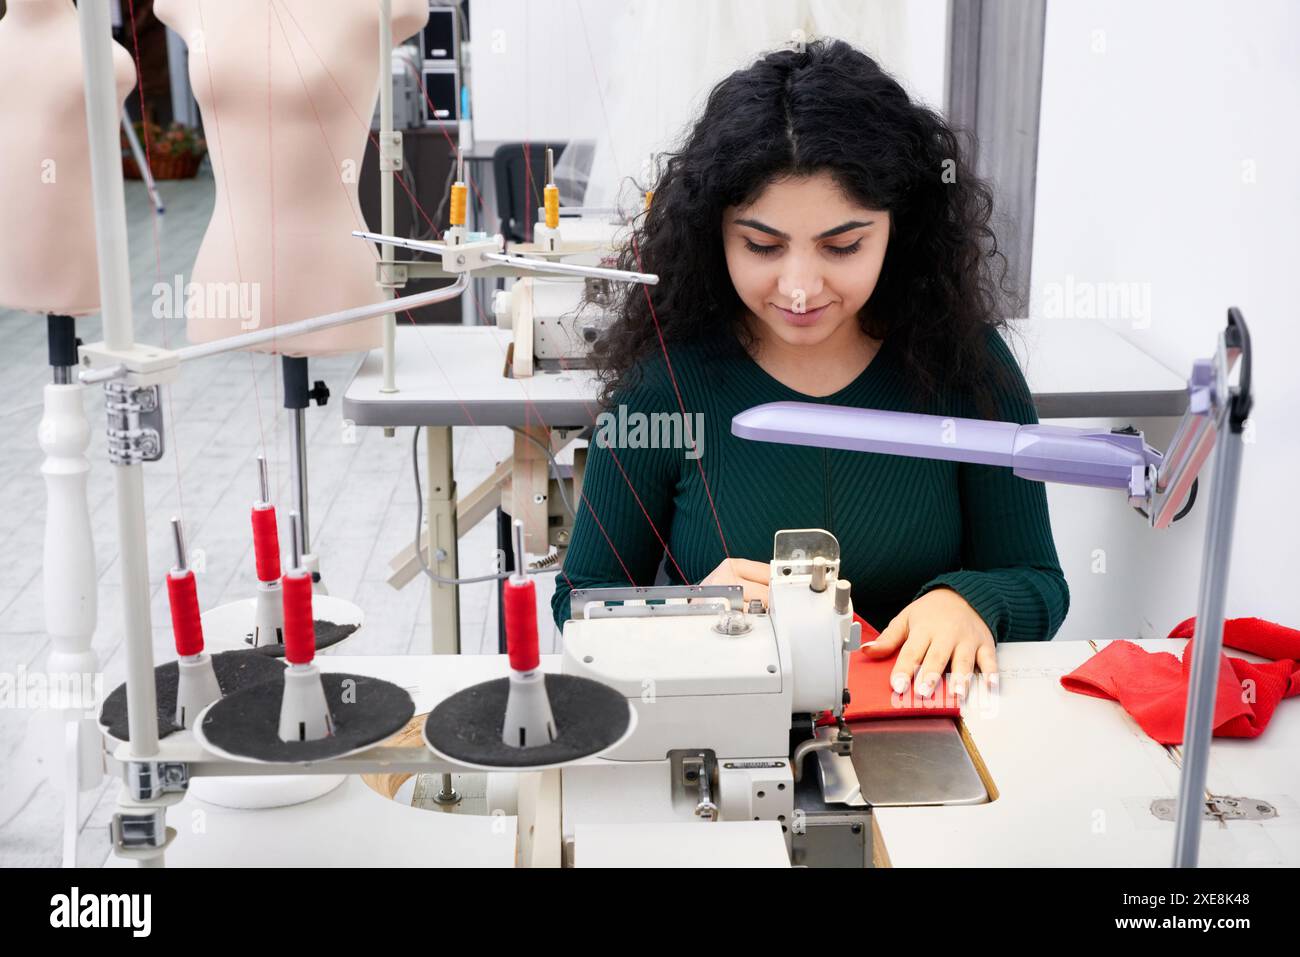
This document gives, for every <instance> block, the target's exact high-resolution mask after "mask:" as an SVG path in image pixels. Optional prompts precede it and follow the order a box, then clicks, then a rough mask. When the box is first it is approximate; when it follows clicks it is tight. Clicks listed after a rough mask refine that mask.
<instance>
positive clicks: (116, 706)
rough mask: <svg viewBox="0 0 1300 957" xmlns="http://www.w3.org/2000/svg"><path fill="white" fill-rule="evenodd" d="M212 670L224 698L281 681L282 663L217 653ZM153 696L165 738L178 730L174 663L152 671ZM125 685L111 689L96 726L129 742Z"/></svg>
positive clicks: (248, 655) (176, 667) (237, 653)
mask: <svg viewBox="0 0 1300 957" xmlns="http://www.w3.org/2000/svg"><path fill="white" fill-rule="evenodd" d="M212 670H213V671H215V672H216V675H217V686H218V687H219V688H221V693H222V694H223V695H229V694H234V693H236V692H238V691H240V690H242V689H244V688H250V687H252V686H254V685H258V684H262V683H263V682H266V681H277V680H280V672H282V671H283V670H284V663H283V662H280V661H276V660H275V659H274V658H271V657H269V656H267V655H264V654H262V653H261V652H258V651H253V650H247V651H245V650H243V649H239V650H235V651H218V652H217V653H216V654H214V655H212ZM153 680H154V689H155V690H154V694H155V696H156V697H157V704H158V737H160V738H165V737H167V735H169V734H174V733H175V732H177V731H180V730H181V726H180V725H179V724H177V723H176V690H177V688H178V687H179V685H180V666H179V664H178V663H177V662H175V661H169V662H168V663H167V664H165V665H159V666H158V667H157V668H155V669H154V670H153ZM126 715H127V712H126V684H125V683H123V684H120V685H118V686H117V687H116V688H114V689H113V692H112V694H110V695H109V696H108V697H107V698H105V699H104V706H103V707H102V708H100V710H99V723H100V724H101V725H102V726H103V727H104V728H105V730H107V731H108V733H109V734H111V735H112V736H113V737H115V738H117V739H118V740H119V741H129V740H131V731H130V728H129V726H128V724H127V716H126Z"/></svg>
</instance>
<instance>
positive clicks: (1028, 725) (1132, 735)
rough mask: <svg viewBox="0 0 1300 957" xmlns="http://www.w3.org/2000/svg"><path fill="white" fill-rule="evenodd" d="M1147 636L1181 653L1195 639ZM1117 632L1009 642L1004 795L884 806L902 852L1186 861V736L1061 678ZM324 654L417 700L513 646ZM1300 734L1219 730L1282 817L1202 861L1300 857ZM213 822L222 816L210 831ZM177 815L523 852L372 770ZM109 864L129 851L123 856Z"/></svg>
mask: <svg viewBox="0 0 1300 957" xmlns="http://www.w3.org/2000/svg"><path fill="white" fill-rule="evenodd" d="M1140 644H1142V645H1143V646H1144V647H1146V648H1147V649H1148V650H1152V651H1155V650H1169V651H1174V652H1180V651H1181V648H1182V645H1183V644H1184V643H1183V642H1182V641H1178V640H1170V641H1160V640H1156V641H1143V642H1140ZM1102 645H1104V642H1099V643H1092V642H1064V641H1057V642H1045V643H1025V644H1007V645H1003V646H1001V647H1000V648H999V664H1000V666H1001V669H1002V691H1001V694H1000V695H999V696H997V697H996V698H978V699H976V700H973V701H972V702H970V703H968V705H967V706H966V707H965V708H964V710H963V720H964V722H965V724H966V727H967V729H968V731H969V733H970V737H971V740H972V741H973V743H974V747H975V749H976V751H977V754H978V760H979V761H981V762H982V763H983V765H984V766H985V767H986V768H987V771H988V774H989V775H990V777H991V779H992V781H993V784H994V786H995V787H996V789H997V792H998V794H997V797H996V799H995V800H993V801H991V802H989V803H986V804H976V805H956V806H953V805H948V806H931V807H882V808H876V809H875V810H874V811H873V813H874V815H875V817H876V830H877V834H878V836H879V839H880V840H881V841H882V843H883V845H884V851H885V853H886V854H887V856H888V858H889V861H890V863H891V864H892V865H893V866H896V867H900V866H901V867H908V866H935V865H938V866H954V867H963V866H1018V865H1023V866H1117V867H1134V866H1155V867H1163V866H1167V865H1168V864H1169V863H1170V862H1171V860H1172V852H1173V825H1172V824H1171V823H1169V822H1166V821H1161V820H1158V819H1157V818H1155V817H1154V816H1152V814H1151V813H1150V805H1151V802H1152V801H1153V800H1156V799H1159V798H1173V797H1175V796H1176V795H1177V788H1178V764H1177V758H1178V753H1177V749H1176V748H1165V747H1163V746H1161V745H1159V744H1156V743H1155V742H1154V741H1152V740H1151V739H1150V738H1148V737H1147V736H1146V735H1145V734H1144V733H1143V732H1142V731H1141V729H1139V728H1138V726H1137V724H1136V723H1135V722H1134V721H1133V719H1132V718H1130V717H1129V716H1128V715H1127V714H1126V713H1125V712H1124V711H1123V710H1122V709H1121V708H1120V707H1119V706H1118V705H1117V704H1115V703H1114V702H1110V701H1104V700H1101V699H1098V698H1091V697H1087V696H1084V695H1079V694H1074V693H1071V692H1067V691H1066V690H1065V689H1064V688H1062V687H1061V685H1060V677H1061V675H1063V674H1066V673H1068V672H1069V671H1071V670H1073V669H1074V668H1075V667H1077V666H1078V665H1079V664H1081V663H1082V662H1083V661H1084V660H1085V659H1086V658H1087V657H1088V656H1089V655H1091V654H1093V653H1094V648H1100V647H1101V646H1102ZM1229 653H1230V654H1239V653H1237V652H1232V651H1230V652H1229ZM318 660H319V662H320V664H321V667H322V668H323V669H324V670H328V671H349V672H353V673H362V674H370V675H374V676H376V677H381V678H386V679H388V680H390V681H394V682H396V683H398V684H400V685H402V686H403V687H405V688H407V689H408V690H409V691H410V692H411V694H412V696H413V697H414V699H415V703H416V713H417V714H422V713H424V712H427V711H428V710H430V708H432V707H433V705H434V704H436V703H437V702H438V701H440V700H442V699H443V698H444V697H446V696H447V695H450V694H452V693H453V692H455V691H456V690H459V689H460V688H463V687H466V686H468V685H470V684H474V683H476V682H478V681H482V680H486V679H488V678H491V677H495V676H499V675H502V674H504V673H505V659H504V657H502V656H497V655H483V656H475V655H466V656H435V655H409V656H407V655H402V656H390V657H375V656H366V657H361V656H355V657H354V656H348V655H329V656H322V657H321V658H319V659H318ZM542 667H543V668H544V669H545V670H548V671H554V670H557V669H558V667H559V656H558V655H545V656H543V658H542ZM1298 747H1300V706H1297V705H1296V704H1294V703H1292V704H1290V705H1288V704H1287V703H1283V704H1282V705H1281V706H1280V707H1279V708H1278V710H1277V712H1276V713H1275V714H1274V717H1273V720H1272V723H1271V724H1270V726H1269V728H1268V729H1267V730H1266V731H1265V733H1264V735H1263V736H1261V737H1260V738H1258V739H1255V740H1227V739H1219V738H1216V739H1215V741H1214V744H1213V747H1212V749H1211V759H1210V766H1209V777H1208V788H1209V790H1210V791H1211V793H1213V794H1216V795H1235V796H1241V797H1252V798H1258V799H1261V800H1265V801H1268V802H1270V803H1271V804H1273V805H1274V806H1275V807H1276V808H1277V810H1278V814H1279V816H1278V817H1277V818H1275V819H1272V820H1268V821H1263V822H1246V821H1232V822H1229V823H1228V824H1227V825H1226V826H1225V825H1220V824H1218V823H1214V822H1207V823H1206V824H1205V826H1204V828H1203V831H1202V843H1201V863H1202V865H1204V866H1214V865H1244V866H1252V865H1292V866H1294V865H1297V864H1300V803H1298V802H1297V799H1296V796H1297V795H1300V762H1297V761H1295V760H1294V754H1295V753H1296V750H1297V748H1298ZM197 811H202V812H203V814H202V815H198V814H196V812H197ZM198 821H202V822H203V826H204V827H205V828H206V831H196V830H195V828H196V822H198ZM168 823H169V824H170V825H171V826H172V827H174V828H176V829H177V831H178V832H179V834H178V836H177V838H176V840H175V841H174V842H173V844H172V845H171V847H170V848H169V849H168V853H167V861H168V863H169V864H171V865H187V864H195V865H213V864H249V865H259V864H271V863H274V864H288V865H293V864H307V865H322V866H325V865H351V866H358V865H371V866H373V865H420V866H472V865H473V866H506V867H508V866H512V865H513V863H514V855H515V839H516V832H515V818H513V817H507V818H504V819H502V818H500V817H498V818H490V817H486V816H474V815H467V814H455V813H451V814H445V813H439V812H434V811H427V810H421V809H417V808H411V807H405V806H402V805H399V804H398V803H396V802H394V801H391V800H389V799H387V798H384V797H382V796H381V795H379V794H378V793H376V792H375V791H373V790H371V789H370V788H369V787H368V786H367V785H365V784H364V783H363V782H362V781H361V780H360V779H359V778H358V777H351V778H349V779H348V780H347V781H346V782H345V783H344V785H343V786H341V787H340V788H339V789H337V790H335V791H333V792H331V793H330V794H327V795H325V796H324V797H321V798H317V799H315V800H313V801H310V802H307V803H304V804H300V805H295V806H293V807H287V808H277V809H272V810H261V811H232V810H227V809H224V808H218V807H215V806H213V805H210V804H206V803H204V802H202V801H200V800H198V799H197V798H195V797H193V796H192V795H190V796H187V797H186V798H185V799H184V800H183V801H182V802H181V803H179V804H177V805H175V806H173V807H171V808H170V809H169V810H168ZM635 823H636V822H629V826H633V825H635ZM687 826H699V827H709V826H711V825H708V824H704V823H700V824H698V825H687ZM680 833H689V832H684V831H682V832H680ZM633 836H634V837H635V836H636V835H633ZM756 840H757V838H756ZM579 853H580V854H581V850H580V851H579ZM109 863H110V865H117V864H121V863H122V862H121V861H120V860H118V859H116V858H111V859H110V862H109Z"/></svg>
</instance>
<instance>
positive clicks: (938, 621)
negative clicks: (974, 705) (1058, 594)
mask: <svg viewBox="0 0 1300 957" xmlns="http://www.w3.org/2000/svg"><path fill="white" fill-rule="evenodd" d="M900 645H901V646H902V650H901V651H899V653H898V661H897V663H896V664H895V666H894V673H893V674H892V675H891V676H890V685H891V687H892V688H893V689H894V692H895V693H896V694H903V693H904V692H906V691H907V686H908V685H909V684H911V683H912V679H913V677H915V679H916V694H917V695H919V696H920V697H922V698H928V697H929V696H930V695H931V694H933V693H934V689H935V688H937V687H938V685H939V679H940V677H941V676H942V675H943V674H944V672H945V671H946V670H947V668H948V663H949V662H952V675H951V677H950V678H949V679H948V687H949V689H950V690H951V691H952V693H953V694H954V695H956V696H957V697H958V698H964V697H965V696H966V692H967V690H968V689H969V688H970V682H971V675H972V672H973V671H974V668H975V666H976V665H978V666H979V670H980V671H982V672H984V674H985V675H986V676H987V677H988V682H989V686H990V689H991V690H997V686H998V660H997V651H996V643H995V642H994V640H993V633H992V632H991V631H989V627H988V625H986V624H985V623H984V619H983V618H981V617H980V615H979V613H978V612H977V611H975V609H974V608H972V607H971V606H970V605H969V604H968V603H967V602H966V599H965V598H962V597H961V595H959V594H958V593H957V592H955V591H953V590H952V589H951V588H936V589H934V590H933V591H928V592H926V593H925V594H924V595H922V596H921V597H920V598H918V599H916V601H914V602H912V603H911V604H910V605H908V606H907V607H906V608H904V609H903V610H902V611H900V612H899V613H898V615H897V616H896V617H895V618H894V620H893V621H891V622H890V623H889V627H887V628H886V629H885V630H884V631H882V632H881V633H880V635H879V637H877V638H876V640H875V641H874V642H873V643H871V644H870V645H867V646H866V647H865V648H864V651H865V653H866V655H867V656H868V657H870V658H888V657H889V656H890V655H892V654H893V653H894V650H895V649H897V648H898V647H899V646H900Z"/></svg>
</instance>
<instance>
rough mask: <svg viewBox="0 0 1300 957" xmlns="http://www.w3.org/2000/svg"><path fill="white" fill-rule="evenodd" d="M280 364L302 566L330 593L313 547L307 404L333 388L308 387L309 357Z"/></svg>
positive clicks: (321, 400) (316, 586)
mask: <svg viewBox="0 0 1300 957" xmlns="http://www.w3.org/2000/svg"><path fill="white" fill-rule="evenodd" d="M280 368H281V371H282V372H283V374H284V407H285V409H286V410H287V411H288V413H289V436H290V439H289V442H290V445H291V446H292V448H290V450H289V476H290V482H291V483H292V485H293V501H294V509H295V510H296V511H297V513H298V515H299V517H300V521H299V522H298V525H297V527H298V529H299V531H298V535H299V541H298V549H299V552H300V554H301V556H302V567H303V568H305V569H306V570H307V571H308V572H309V573H310V574H311V581H312V591H313V592H315V593H316V594H319V595H328V594H329V589H328V588H326V587H325V583H324V582H323V581H322V580H321V574H320V556H318V555H317V554H315V553H314V552H313V551H312V550H311V532H310V529H311V523H310V521H309V519H308V516H307V406H308V405H309V404H311V403H312V402H313V401H314V402H315V403H316V404H317V405H319V406H323V405H325V403H326V402H328V401H329V397H330V390H329V389H328V388H327V387H326V385H325V383H324V382H321V381H320V380H317V381H316V382H315V383H313V384H312V385H311V387H310V388H308V386H307V383H308V377H307V357H306V356H281V357H280Z"/></svg>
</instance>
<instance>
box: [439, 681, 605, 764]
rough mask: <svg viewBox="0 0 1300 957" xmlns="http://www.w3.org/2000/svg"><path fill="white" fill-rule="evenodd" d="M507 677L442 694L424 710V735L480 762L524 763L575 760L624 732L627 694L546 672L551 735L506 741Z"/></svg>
mask: <svg viewBox="0 0 1300 957" xmlns="http://www.w3.org/2000/svg"><path fill="white" fill-rule="evenodd" d="M509 694H510V679H509V678H497V679H495V680H493V681H484V682H482V683H481V684H477V685H473V686H472V687H469V688H466V689H464V690H463V691H458V692H456V694H454V695H452V696H451V697H450V698H446V699H444V700H443V701H442V702H440V703H439V704H438V706H437V707H436V708H434V709H433V710H432V711H431V712H429V717H428V719H426V721H425V723H424V740H425V742H426V743H427V744H428V745H429V746H430V747H431V748H432V749H433V750H435V751H437V752H438V753H439V754H441V755H444V756H445V757H448V758H451V759H452V760H454V761H463V762H465V763H466V764H474V765H478V766H480V767H492V768H529V767H542V766H546V765H552V764H563V763H565V762H568V761H576V760H577V759H578V758H585V757H587V756H588V755H591V754H596V753H598V752H600V751H603V750H605V749H606V748H608V747H609V746H610V745H612V744H614V742H616V741H618V740H619V738H621V737H623V735H624V734H626V733H627V728H628V724H629V722H630V721H631V713H630V710H629V707H628V703H627V699H626V698H624V697H623V695H622V694H620V693H619V692H617V691H615V690H614V689H613V688H611V687H609V685H605V684H601V683H600V682H599V681H592V680H591V679H590V678H580V677H578V676H576V675H555V674H548V675H546V694H547V695H548V697H549V698H550V699H551V716H552V717H554V718H555V729H556V734H557V738H556V740H555V741H550V742H547V743H546V744H539V745H536V746H534V747H525V748H516V747H511V746H510V745H508V744H506V743H505V742H504V741H502V740H501V731H502V726H503V725H504V724H505V719H506V699H507V697H508V696H509Z"/></svg>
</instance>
